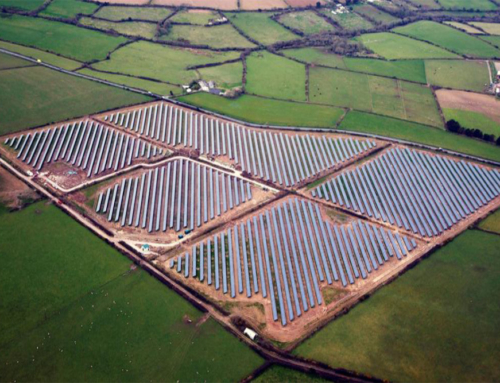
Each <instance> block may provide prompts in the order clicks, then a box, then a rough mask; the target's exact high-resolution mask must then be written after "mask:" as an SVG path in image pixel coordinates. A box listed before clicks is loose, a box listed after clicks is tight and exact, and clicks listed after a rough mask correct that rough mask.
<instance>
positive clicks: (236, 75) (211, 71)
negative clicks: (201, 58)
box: [197, 61, 243, 89]
mask: <svg viewBox="0 0 500 383" xmlns="http://www.w3.org/2000/svg"><path fill="white" fill-rule="evenodd" d="M197 72H198V74H199V76H200V78H202V79H204V80H205V81H214V82H215V84H216V85H217V86H218V87H220V88H223V89H232V88H235V87H240V86H241V81H242V76H243V64H242V63H241V61H238V62H235V63H230V64H224V65H218V66H212V67H207V68H200V69H197Z"/></svg>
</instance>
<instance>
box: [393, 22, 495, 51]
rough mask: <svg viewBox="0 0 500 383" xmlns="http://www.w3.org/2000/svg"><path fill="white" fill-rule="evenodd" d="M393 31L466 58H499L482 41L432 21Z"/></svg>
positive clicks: (493, 49) (490, 47)
mask: <svg viewBox="0 0 500 383" xmlns="http://www.w3.org/2000/svg"><path fill="white" fill-rule="evenodd" d="M393 31H394V32H397V33H401V34H403V35H406V36H409V37H413V38H416V39H419V40H425V41H429V42H431V43H432V44H436V45H438V46H440V47H442V48H445V49H448V50H450V51H452V52H455V53H458V54H460V55H464V56H467V57H477V58H491V57H500V50H498V49H496V48H495V47H492V46H491V45H489V44H487V43H485V42H484V41H482V40H480V39H478V38H476V37H473V36H471V35H468V34H467V33H465V32H461V31H458V30H456V29H455V28H452V27H450V26H447V25H443V24H439V23H436V22H433V21H418V22H416V23H413V24H408V25H405V26H403V27H398V28H394V29H393Z"/></svg>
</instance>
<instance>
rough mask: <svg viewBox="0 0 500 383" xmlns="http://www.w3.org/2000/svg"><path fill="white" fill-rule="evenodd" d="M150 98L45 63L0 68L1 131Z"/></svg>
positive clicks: (13, 130) (17, 129)
mask: <svg viewBox="0 0 500 383" xmlns="http://www.w3.org/2000/svg"><path fill="white" fill-rule="evenodd" d="M148 99H149V98H148V97H145V96H141V95H138V94H135V93H131V92H127V91H124V90H121V89H117V88H113V87H109V86H106V85H102V84H98V83H95V82H93V81H89V80H85V79H81V78H77V77H74V76H70V75H66V74H62V73H59V72H56V71H53V70H50V69H47V68H43V67H29V68H20V69H11V70H4V71H0V115H1V116H2V118H1V119H0V134H5V133H9V132H15V131H19V130H22V129H25V128H29V127H33V126H38V125H44V124H48V123H51V122H57V121H61V120H65V119H69V118H73V117H78V116H83V115H86V114H90V113H96V112H99V111H102V110H107V109H112V108H117V107H120V106H125V105H130V104H135V103H140V102H144V101H147V100H148Z"/></svg>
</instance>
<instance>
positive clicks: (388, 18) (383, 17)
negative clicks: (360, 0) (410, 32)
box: [354, 4, 399, 24]
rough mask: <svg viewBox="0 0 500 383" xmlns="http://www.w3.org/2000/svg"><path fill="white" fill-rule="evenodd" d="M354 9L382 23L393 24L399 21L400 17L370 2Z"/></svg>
mask: <svg viewBox="0 0 500 383" xmlns="http://www.w3.org/2000/svg"><path fill="white" fill-rule="evenodd" d="M354 11H355V12H356V13H359V14H360V15H362V16H366V17H367V18H368V19H370V20H375V21H376V22H377V23H380V24H391V23H395V22H398V21H399V19H398V18H396V17H394V16H392V15H390V14H389V13H386V12H382V11H381V10H380V9H378V8H375V7H373V6H371V5H369V4H364V5H360V6H357V7H355V8H354Z"/></svg>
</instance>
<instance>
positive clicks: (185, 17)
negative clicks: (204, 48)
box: [170, 9, 219, 25]
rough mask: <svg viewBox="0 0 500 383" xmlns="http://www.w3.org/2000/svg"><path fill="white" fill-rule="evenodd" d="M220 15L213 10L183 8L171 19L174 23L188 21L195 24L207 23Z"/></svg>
mask: <svg viewBox="0 0 500 383" xmlns="http://www.w3.org/2000/svg"><path fill="white" fill-rule="evenodd" d="M218 18H219V15H218V14H217V13H216V12H213V11H202V10H189V9H187V10H183V11H180V12H177V13H176V14H175V15H174V16H172V18H170V21H172V22H174V23H188V24H194V25H207V24H208V23H209V22H210V21H212V20H215V19H218Z"/></svg>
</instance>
